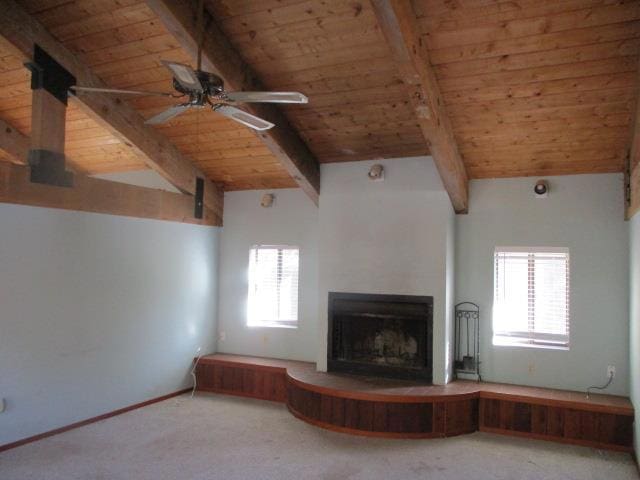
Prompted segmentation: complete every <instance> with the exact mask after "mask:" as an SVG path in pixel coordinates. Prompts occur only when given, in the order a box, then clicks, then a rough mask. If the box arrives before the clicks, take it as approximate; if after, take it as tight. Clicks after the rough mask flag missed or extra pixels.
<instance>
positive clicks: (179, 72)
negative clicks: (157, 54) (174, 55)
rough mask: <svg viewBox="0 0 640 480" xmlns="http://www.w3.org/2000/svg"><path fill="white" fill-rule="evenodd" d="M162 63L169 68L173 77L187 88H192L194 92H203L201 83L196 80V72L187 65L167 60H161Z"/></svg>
mask: <svg viewBox="0 0 640 480" xmlns="http://www.w3.org/2000/svg"><path fill="white" fill-rule="evenodd" d="M162 64H163V65H164V66H165V67H167V68H168V69H169V70H171V73H172V74H173V78H175V79H176V81H177V82H178V83H179V84H180V85H182V86H183V87H184V88H186V89H187V90H193V91H195V92H203V91H204V90H203V88H202V84H201V83H200V80H198V76H197V75H196V72H195V71H194V70H193V68H191V67H190V66H189V65H184V64H182V63H176V62H168V61H166V60H162Z"/></svg>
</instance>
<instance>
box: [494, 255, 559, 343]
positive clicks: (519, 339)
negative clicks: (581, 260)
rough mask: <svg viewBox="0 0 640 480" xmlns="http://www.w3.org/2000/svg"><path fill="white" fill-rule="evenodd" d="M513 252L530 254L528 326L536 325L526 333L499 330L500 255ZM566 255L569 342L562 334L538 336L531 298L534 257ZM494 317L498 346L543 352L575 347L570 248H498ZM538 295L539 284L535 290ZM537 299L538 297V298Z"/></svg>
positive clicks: (495, 259) (495, 270)
mask: <svg viewBox="0 0 640 480" xmlns="http://www.w3.org/2000/svg"><path fill="white" fill-rule="evenodd" d="M500 253H503V254H509V253H516V254H517V253H526V254H528V256H529V258H528V266H527V278H528V279H527V298H528V304H527V316H528V326H531V325H533V329H532V328H527V330H526V331H520V330H508V331H498V330H496V310H497V305H498V263H497V258H498V254H500ZM545 253H546V254H564V256H565V257H564V261H565V262H566V276H565V282H566V283H565V289H566V318H565V330H566V340H565V341H559V340H558V338H559V337H562V336H563V335H560V334H551V333H550V334H544V333H535V322H536V317H535V301H534V302H533V303H532V301H531V297H530V295H529V293H530V291H531V290H532V286H531V285H532V279H535V276H534V275H535V264H533V265H534V266H533V267H532V261H534V260H535V258H533V256H534V255H544V254H545ZM493 269H494V272H493V282H494V283H493V315H492V322H491V323H492V325H491V326H492V344H493V346H497V347H524V348H539V349H551V350H565V351H568V350H569V349H570V346H571V253H570V250H569V248H567V247H505V246H496V247H495V248H494V257H493ZM533 291H534V292H535V283H534V287H533ZM534 295H535V294H534ZM534 298H535V297H534Z"/></svg>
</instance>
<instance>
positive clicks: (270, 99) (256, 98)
mask: <svg viewBox="0 0 640 480" xmlns="http://www.w3.org/2000/svg"><path fill="white" fill-rule="evenodd" d="M203 16H204V4H203V1H202V0H200V1H199V14H198V30H199V32H198V34H199V41H198V66H197V68H196V69H195V70H194V69H192V68H191V67H190V66H188V65H184V64H182V63H176V62H169V61H166V60H162V64H163V65H164V66H165V67H167V68H168V69H169V70H170V71H171V74H172V75H173V88H174V89H175V90H176V91H177V92H178V93H167V92H148V91H138V90H120V89H115V88H97V87H82V86H77V85H76V86H72V87H71V90H73V93H82V92H87V93H91V92H101V93H113V94H118V95H120V94H124V95H149V96H162V97H173V98H176V99H177V98H187V100H186V101H184V102H182V103H180V104H178V105H174V106H173V107H170V108H168V109H167V110H165V111H163V112H161V113H159V114H157V115H155V116H153V117H151V118H149V119H148V120H147V121H146V122H145V123H147V124H151V125H156V124H159V123H164V122H167V121H168V120H170V119H172V118H174V117H176V116H177V115H180V114H181V113H184V112H186V111H187V110H190V109H193V108H204V107H210V108H211V109H213V111H214V112H217V113H219V114H221V115H224V116H225V117H228V118H230V119H231V120H235V121H236V122H239V123H242V124H243V125H246V126H247V127H250V128H253V129H255V130H268V129H270V128H272V127H274V126H275V125H274V124H273V123H271V122H268V121H267V120H264V119H262V118H260V117H256V116H255V115H252V114H250V113H247V112H245V111H243V110H240V109H239V108H237V107H235V106H234V104H235V103H307V102H308V101H309V99H308V98H307V97H306V96H305V95H303V94H302V93H298V92H227V91H225V89H224V82H223V80H222V78H220V77H219V76H218V75H216V74H215V73H210V72H205V71H203V70H202V69H201V65H202V39H203V35H202V31H203Z"/></svg>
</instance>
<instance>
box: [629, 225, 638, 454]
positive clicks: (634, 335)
mask: <svg viewBox="0 0 640 480" xmlns="http://www.w3.org/2000/svg"><path fill="white" fill-rule="evenodd" d="M629 230H630V234H631V235H630V244H629V247H630V253H631V258H630V259H629V260H630V262H629V265H630V274H631V275H630V280H631V282H630V283H631V284H630V289H629V291H630V292H631V295H630V311H631V319H630V331H629V334H630V335H629V338H630V342H629V349H630V362H631V366H630V367H631V375H630V376H631V384H630V392H631V401H632V402H633V406H634V407H635V409H636V412H640V213H639V214H636V215H635V216H634V217H633V218H632V219H631V221H630V222H629ZM635 447H636V458H640V421H639V420H638V418H637V417H636V424H635Z"/></svg>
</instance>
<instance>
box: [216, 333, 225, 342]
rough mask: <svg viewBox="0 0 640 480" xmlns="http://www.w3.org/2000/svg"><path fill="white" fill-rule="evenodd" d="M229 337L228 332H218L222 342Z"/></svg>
mask: <svg viewBox="0 0 640 480" xmlns="http://www.w3.org/2000/svg"><path fill="white" fill-rule="evenodd" d="M226 339H227V332H220V333H219V334H218V340H220V341H221V342H224V341H225V340H226Z"/></svg>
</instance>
